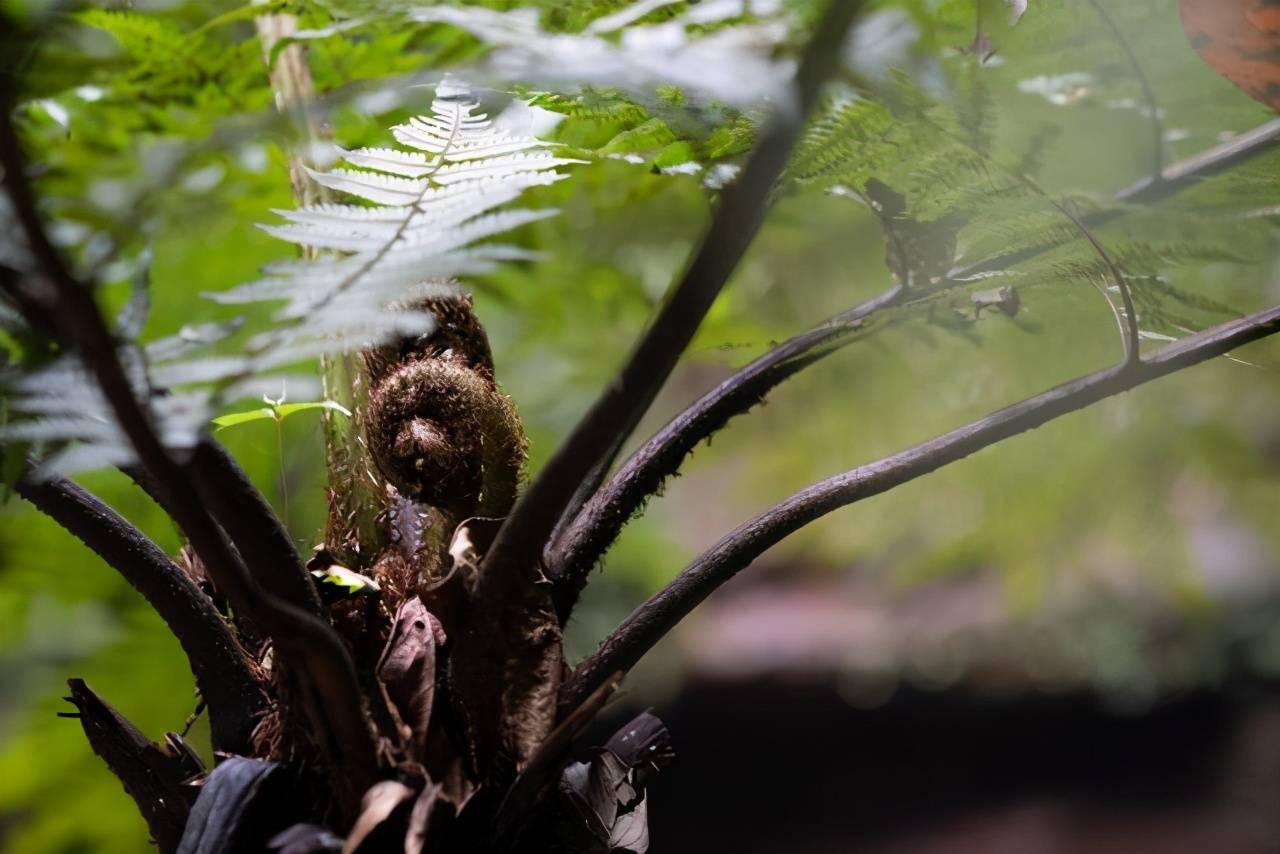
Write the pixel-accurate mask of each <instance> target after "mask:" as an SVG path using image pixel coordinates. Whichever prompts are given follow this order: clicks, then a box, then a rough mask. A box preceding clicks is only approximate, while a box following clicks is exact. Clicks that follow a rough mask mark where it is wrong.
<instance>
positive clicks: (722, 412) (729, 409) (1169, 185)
mask: <svg viewBox="0 0 1280 854" xmlns="http://www.w3.org/2000/svg"><path fill="white" fill-rule="evenodd" d="M1278 142H1280V119H1275V120H1273V121H1270V122H1267V123H1266V124H1264V125H1261V126H1259V127H1257V128H1254V129H1252V130H1250V131H1246V132H1245V133H1242V134H1240V135H1239V136H1237V137H1236V138H1235V139H1233V140H1231V141H1229V142H1226V143H1223V144H1222V145H1218V146H1215V147H1214V148H1211V149H1209V150H1207V151H1204V152H1202V153H1200V154H1197V155H1194V156H1193V157H1189V158H1187V159H1186V160H1181V161H1179V162H1177V163H1173V164H1171V165H1170V166H1168V167H1167V168H1166V169H1165V170H1164V171H1163V173H1162V176H1161V179H1160V180H1158V181H1156V180H1153V179H1151V178H1145V179H1143V180H1141V181H1139V182H1137V183H1135V184H1132V185H1130V186H1129V187H1126V188H1124V189H1123V190H1121V191H1120V192H1118V193H1116V195H1115V201H1117V202H1121V203H1127V204H1141V205H1150V204H1155V203H1157V202H1161V201H1164V200H1165V199H1168V198H1170V197H1171V196H1173V195H1176V194H1177V193H1179V192H1182V191H1183V190H1186V189H1189V188H1191V187H1194V186H1195V185H1196V184H1197V183H1198V182H1199V181H1201V180H1203V179H1204V178H1206V177H1210V176H1213V175H1216V174H1219V173H1221V172H1224V171H1226V170H1228V169H1231V168H1233V167H1235V166H1238V165H1239V164H1241V163H1243V162H1245V161H1247V160H1249V159H1251V158H1253V157H1256V156H1258V155H1260V154H1262V153H1265V152H1267V151H1270V150H1272V149H1273V148H1274V147H1275V146H1276V145H1277V143H1278ZM1120 214H1121V210H1118V209H1111V210H1107V211H1102V212H1100V213H1097V214H1093V215H1088V216H1083V217H1080V218H1079V219H1078V220H1077V219H1076V218H1075V217H1072V219H1073V221H1075V222H1076V224H1077V225H1078V226H1081V227H1082V230H1083V231H1084V232H1085V233H1086V235H1088V231H1089V230H1091V229H1097V228H1100V227H1101V226H1103V225H1105V224H1107V223H1109V222H1111V221H1112V220H1114V219H1115V218H1116V217H1118V216H1119V215H1120ZM1091 242H1092V241H1091ZM1096 245H1097V244H1096V242H1095V246H1096ZM1042 251H1043V250H1042V249H1036V248H1032V249H1027V250H1023V251H1021V252H1016V253H1010V254H1008V255H1003V256H998V257H996V258H990V259H984V260H983V261H981V262H978V263H976V264H971V265H968V266H966V267H963V268H958V269H956V270H953V271H952V272H951V273H950V275H949V276H948V279H949V280H961V279H966V278H970V277H972V276H975V275H977V274H979V273H986V272H992V271H995V270H1002V269H1005V268H1008V267H1011V266H1013V265H1014V264H1019V263H1022V262H1024V261H1027V260H1029V259H1030V258H1033V257H1035V256H1036V255H1038V254H1039V253H1040V252H1042ZM1114 274H1115V271H1113V275H1114ZM948 286H949V284H948V283H944V285H943V287H948ZM906 296H907V294H906V293H905V291H904V290H903V289H902V288H901V287H898V286H895V287H892V288H890V289H889V290H887V291H885V292H884V293H882V294H881V295H879V296H877V297H873V298H872V299H870V300H868V301H867V302H864V303H862V304H861V305H859V306H856V307H854V308H852V309H850V310H848V311H845V312H842V313H840V314H838V315H836V316H834V317H832V318H830V319H829V320H827V321H825V322H824V323H822V324H821V325H819V326H816V327H814V328H813V329H810V330H809V331H807V332H803V333H801V334H800V335H797V336H795V337H793V338H790V339H788V340H786V341H784V342H783V343H782V344H779V345H778V346H777V347H774V348H773V349H771V350H769V351H768V352H767V353H765V354H764V355H762V356H760V357H759V358H757V359H755V360H754V361H753V362H751V363H750V364H748V365H746V366H745V367H743V368H741V369H739V370H738V371H736V372H735V373H734V374H732V375H731V376H729V377H728V378H727V379H725V380H724V381H723V382H721V383H720V384H719V385H717V386H716V387H715V388H714V389H712V390H711V391H709V392H707V393H706V394H704V395H703V396H702V397H700V398H698V400H696V401H694V402H693V403H692V404H690V405H689V406H688V407H687V408H686V409H685V410H684V411H683V412H681V413H680V414H678V415H677V416H676V417H675V418H673V419H672V420H671V421H670V422H668V423H667V424H666V425H665V426H664V427H663V428H662V429H661V430H659V431H658V432H657V433H655V434H654V436H653V437H652V438H651V439H649V441H647V442H646V443H645V444H644V445H643V446H641V447H640V448H639V449H638V450H637V451H636V452H635V453H634V454H632V455H631V457H630V458H628V459H627V460H626V461H625V462H624V463H623V464H622V467H621V468H620V469H619V470H618V472H617V473H616V474H615V475H614V476H613V477H612V478H611V479H610V480H609V481H608V483H606V484H605V485H604V486H603V487H602V488H601V489H599V490H598V491H597V492H596V493H595V494H594V495H593V496H591V498H590V499H589V500H588V501H587V502H586V503H585V504H584V505H583V507H582V510H581V512H579V513H578V514H577V516H576V517H575V518H574V519H573V520H572V522H569V523H565V524H563V525H562V526H561V533H558V534H557V537H556V539H555V541H554V542H553V543H552V544H551V546H550V547H549V548H548V549H547V551H546V553H545V555H544V560H545V562H546V565H547V574H548V575H549V576H550V577H551V579H552V581H553V582H554V583H555V585H556V589H555V601H556V610H557V613H558V614H559V615H560V618H561V621H562V622H565V621H567V620H568V618H569V615H570V613H571V612H572V610H573V606H574V604H575V603H576V602H577V599H578V596H579V595H581V593H582V590H583V588H584V587H586V584H587V581H588V579H589V577H590V573H591V570H592V568H593V567H594V566H595V565H596V563H597V562H598V561H599V560H600V558H601V557H602V556H603V555H604V553H605V552H606V551H607V550H608V549H609V547H610V546H611V545H612V544H613V542H614V540H616V539H617V537H618V534H619V533H620V532H621V531H622V528H623V526H624V525H625V524H626V523H627V521H628V520H629V519H630V518H631V517H632V516H633V515H634V514H635V513H636V512H637V511H638V510H639V509H640V507H641V506H643V504H644V502H645V501H646V500H648V498H649V497H650V496H651V495H654V494H655V493H656V492H657V490H658V489H659V488H660V487H661V486H662V484H663V482H664V481H665V480H666V479H667V478H668V477H670V476H671V475H673V474H675V473H676V471H678V470H679V468H680V465H681V464H682V463H683V461H684V459H685V457H686V456H688V455H689V453H691V452H692V451H693V450H694V449H695V448H696V447H697V446H698V443H699V442H701V441H702V440H704V439H707V438H709V437H710V436H711V435H712V434H714V433H715V432H716V431H717V430H719V429H720V428H721V427H723V426H724V425H725V424H727V423H728V422H729V420H730V419H731V418H733V417H734V416H736V415H741V414H743V413H745V412H747V411H748V410H750V409H751V408H752V407H754V406H755V405H756V404H758V403H760V402H761V401H762V400H764V398H765V396H766V395H767V394H768V393H769V392H770V391H771V390H773V389H774V388H775V387H776V386H778V385H780V384H781V383H782V382H783V381H784V380H786V379H788V378H789V377H791V376H793V375H794V374H796V373H798V372H799V371H801V370H803V369H804V368H806V367H808V366H809V365H812V364H814V363H815V362H817V361H819V360H820V359H822V358H824V357H825V356H827V355H829V354H831V353H833V352H835V351H836V350H838V349H840V348H841V347H843V346H845V345H846V344H848V343H850V342H851V341H852V340H853V333H854V332H856V331H857V330H858V329H860V328H861V326H862V321H863V320H864V319H865V318H867V317H869V316H870V315H872V314H874V313H876V312H878V311H880V310H882V309H884V308H888V307H890V306H893V305H895V304H897V303H898V302H900V301H901V300H902V299H904V298H905V297H906ZM1131 316H1132V315H1131Z"/></svg>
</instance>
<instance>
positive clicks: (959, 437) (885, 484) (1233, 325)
mask: <svg viewBox="0 0 1280 854" xmlns="http://www.w3.org/2000/svg"><path fill="white" fill-rule="evenodd" d="M1276 332H1280V306H1276V307H1273V308H1270V309H1267V310H1265V311H1261V312H1258V313H1256V314H1252V315H1249V316H1248V317H1244V318H1241V319H1239V320H1233V321H1231V322H1229V323H1223V324H1221V325H1219V326H1215V327H1213V328H1211V329H1207V330H1205V331H1204V332H1200V333H1197V334H1195V335H1191V336H1188V337H1187V338H1184V339H1182V340H1181V341H1179V342H1177V343H1176V344H1171V345H1169V346H1167V347H1164V348H1162V349H1161V350H1159V351H1157V352H1156V353H1154V354H1152V355H1151V356H1150V357H1148V358H1146V359H1143V360H1142V361H1139V362H1137V363H1127V362H1126V363H1125V364H1123V365H1121V366H1119V367H1115V368H1108V369H1107V370H1103V371H1099V372H1097V373H1094V374H1089V375H1087V376H1083V377H1080V378H1078V379H1075V380H1072V381H1070V382H1067V383H1064V384H1062V385H1059V386H1057V387H1055V388H1052V389H1050V390H1049V391H1046V392H1043V393H1041V394H1038V395H1036V396H1034V397H1030V398H1027V399H1026V400H1023V401H1020V402H1019V403H1015V404H1013V405H1012V406H1008V407H1006V408H1004V409H1001V410H999V411H998V412H994V413H992V414H990V415H987V416H986V417H984V418H979V419H978V420H977V421H973V422H971V423H969V424H966V425H965V426H963V427H959V428H957V429H955V430H952V431H951V432H949V433H945V434H943V435H941V436H938V437H936V438H934V439H930V440H929V441H927V442H922V443H920V444H919V445H916V446H915V447H912V448H909V449H907V450H905V451H902V452H900V453H898V454H895V455H893V456H891V457H886V458H885V459H882V460H878V461H876V462H873V463H868V464H866V465H863V466H859V467H858V468H855V469H852V470H850V471H847V472H844V473H842V474H838V475H835V476H834V477H830V478H828V479H826V480H823V481H820V482H818V483H816V484H814V485H813V486H810V487H808V488H807V489H803V490H801V491H800V492H797V493H795V494H794V495H792V496H791V497H790V498H788V499H786V500H785V501H783V502H782V503H780V504H777V505H775V506H774V507H771V508H770V509H768V510H766V511H765V512H763V513H761V514H760V515H758V516H756V517H755V518H754V519H752V520H750V521H749V522H746V523H744V524H742V525H740V526H738V527H737V528H736V529H734V530H733V531H732V532H731V533H729V534H728V535H727V536H725V537H724V538H723V539H722V540H720V542H718V543H716V545H714V546H712V547H711V548H710V549H708V550H707V551H706V552H704V553H703V554H702V555H701V556H699V557H698V558H697V559H696V560H695V561H694V562H693V563H691V564H690V565H689V566H688V567H687V568H685V569H684V570H683V571H682V572H681V573H680V574H679V575H678V576H677V577H676V578H675V580H674V581H672V582H671V583H670V584H668V585H667V586H666V587H665V588H663V589H662V590H661V591H659V592H658V593H656V594H655V595H654V596H652V597H651V598H650V599H649V600H648V601H647V602H645V603H644V604H643V605H641V606H640V607H639V608H637V609H636V610H635V611H633V612H632V613H631V615H630V616H629V617H627V619H626V620H624V621H623V623H622V625H621V626H619V627H618V629H617V630H616V631H614V633H613V634H611V635H610V636H609V637H608V638H606V639H605V641H604V642H603V643H602V644H601V645H600V648H599V649H598V650H596V652H595V653H594V654H593V655H591V656H590V657H589V658H588V659H586V661H584V662H583V663H582V664H581V665H580V666H579V667H578V668H577V670H576V671H575V672H574V674H573V676H572V677H571V678H570V679H569V680H568V681H566V682H565V686H564V688H563V690H562V692H561V700H560V708H561V710H562V712H563V711H567V710H569V709H572V708H576V707H577V705H578V704H579V703H581V702H582V700H583V698H584V697H586V696H588V695H589V694H590V693H591V692H592V691H593V690H595V688H596V687H597V686H598V685H600V684H601V682H602V681H603V680H604V679H606V678H608V676H609V675H610V674H612V673H615V672H616V671H619V670H629V669H630V668H631V667H632V666H634V665H635V663H636V662H637V661H639V660H640V658H641V657H642V656H643V655H644V654H645V653H646V652H648V651H649V650H650V649H651V648H652V647H653V645H654V644H655V643H657V642H658V641H659V640H660V639H661V638H662V637H663V636H664V635H666V634H667V632H669V631H670V630H671V629H672V628H673V627H674V626H675V625H676V624H677V623H678V622H680V620H681V619H683V618H684V617H685V615H687V614H688V613H689V612H690V611H692V610H693V609H694V608H695V607H697V605H698V604H699V603H700V602H702V601H703V600H704V599H706V598H707V596H709V595H710V594H711V593H712V592H713V591H714V590H715V589H716V588H718V587H719V586H720V585H721V584H724V583H725V582H726V581H728V580H729V579H730V578H732V577H733V576H734V575H736V574H737V573H738V572H740V571H742V570H743V569H745V568H746V567H747V566H749V565H750V564H751V562H752V561H754V560H755V559H756V558H757V557H759V556H760V555H761V554H763V553H764V552H765V551H766V550H767V549H768V548H770V547H771V546H773V545H775V544H777V543H778V542H780V541H781V540H782V539H783V538H785V537H787V536H788V535H790V534H792V533H794V532H795V531H797V530H799V529H800V528H803V527H804V526H805V525H808V524H809V523H810V522H813V521H814V520H815V519H818V518H820V517H822V516H825V515H826V514H828V513H830V512H831V511H833V510H836V509H839V508H841V507H845V506H847V505H849V504H853V503H855V502H857V501H861V500H862V499H864V498H869V497H871V496H873V495H879V494H881V493H883V492H887V491H888V490H890V489H893V488H894V487H896V486H901V485H902V484H904V483H908V482H910V481H912V480H915V479H916V478H919V477H921V476H923V475H926V474H929V473H930V472H932V471H935V470H937V469H939V468H941V467H942V466H945V465H947V464H949V463H953V462H955V461H956V460H960V459H963V458H964V457H967V456H969V455H970V454H972V453H974V452H976V451H979V450H981V449H983V448H986V447H988V446H989V445H993V444H995V443H997V442H1000V441H1002V440H1004V439H1007V438H1009V437H1011V436H1016V435H1017V434H1019V433H1023V432H1025V431H1027V430H1031V429H1033V428H1035V427H1039V426H1040V425H1041V424H1044V423H1046V422H1048V421H1051V420H1053V419H1054V418H1058V417H1060V416H1062V415H1066V414H1067V413H1070V412H1074V411H1076V410H1078V409H1081V408H1083V407H1085V406H1088V405H1090V404H1092V403H1096V402H1097V401H1099V400H1102V399H1104V398H1107V397H1110V396H1112V395H1116V394H1119V393H1121V392H1124V391H1127V390H1129V389H1131V388H1134V387H1135V386H1138V385H1142V384H1143V383H1147V382H1150V381H1151V380H1154V379H1158V378H1160V377H1163V376H1166V375H1168V374H1171V373H1174V372H1176V371H1179V370H1182V369H1183V368H1187V367H1190V366H1192V365H1196V364H1199V363H1200V362H1203V361H1206V360H1208V359H1212V358H1214V357H1216V356H1221V355H1224V354H1226V353H1229V352H1230V351H1232V350H1234V349H1236V348H1238V347H1241V346H1243V345H1245V344H1248V343H1249V342H1251V341H1256V340H1258V339H1261V338H1265V337H1267V336H1268V335H1273V334H1275V333H1276Z"/></svg>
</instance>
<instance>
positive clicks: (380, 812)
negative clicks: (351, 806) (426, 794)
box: [342, 780, 413, 854]
mask: <svg viewBox="0 0 1280 854" xmlns="http://www.w3.org/2000/svg"><path fill="white" fill-rule="evenodd" d="M412 797H413V789H410V788H409V787H408V786H406V785H405V784H404V783H401V782H398V781H396V780H383V781H382V782H381V783H375V784H374V785H372V786H370V787H369V791H367V792H365V793H364V798H363V799H362V800H361V802H360V817H359V818H357V819H356V823H355V825H354V826H353V827H352V828H351V833H350V835H349V836H347V841H346V842H345V843H343V845H342V854H355V851H356V850H357V849H359V848H360V845H361V844H362V843H363V842H364V841H365V840H366V839H367V838H368V837H369V835H370V834H371V833H373V832H374V831H375V830H377V829H378V828H379V827H380V826H381V825H382V823H383V822H385V821H386V820H387V819H389V818H390V817H391V814H392V813H394V812H395V811H396V807H398V806H400V805H401V804H403V803H404V802H405V801H407V800H409V799H410V798H412Z"/></svg>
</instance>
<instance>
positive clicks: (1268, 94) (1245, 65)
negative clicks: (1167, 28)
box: [1181, 0, 1280, 111]
mask: <svg viewBox="0 0 1280 854" xmlns="http://www.w3.org/2000/svg"><path fill="white" fill-rule="evenodd" d="M1181 14H1182V29H1183V30H1184V31H1186V34H1187V38H1189V39H1191V46H1192V47H1194V48H1195V49H1196V52H1197V53H1199V54H1200V58H1201V59H1203V60H1204V61H1205V63H1206V64H1207V65H1208V66H1209V67H1210V68H1212V69H1213V70H1214V71H1216V72H1218V73H1219V74H1221V75H1222V76H1223V77H1225V78H1227V79H1228V80H1230V81H1231V82H1232V83H1234V84H1236V85H1237V86H1239V87H1240V88H1241V89H1243V90H1244V91H1245V92H1246V93H1248V95H1249V97H1251V98H1254V99H1255V100H1258V101H1261V102H1262V103H1264V104H1266V105H1267V106H1269V107H1271V109H1273V110H1276V111H1280V0H1182V3H1181Z"/></svg>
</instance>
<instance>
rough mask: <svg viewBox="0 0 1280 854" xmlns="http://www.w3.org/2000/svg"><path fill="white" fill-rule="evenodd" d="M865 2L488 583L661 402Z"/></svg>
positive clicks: (832, 34)
mask: <svg viewBox="0 0 1280 854" xmlns="http://www.w3.org/2000/svg"><path fill="white" fill-rule="evenodd" d="M860 6H861V3H859V2H854V0H834V2H831V3H829V4H828V6H827V11H826V13H825V14H824V15H823V17H822V19H821V20H820V21H819V22H818V24H817V28H816V29H815V31H814V36H813V40H812V41H811V42H810V44H809V46H808V48H807V49H806V50H805V53H804V56H803V57H802V58H801V61H800V66H799V69H798V71H797V72H796V77H795V81H794V93H793V98H792V99H791V102H789V103H785V104H781V105H780V106H779V109H778V112H777V115H776V116H775V117H774V120H773V121H772V122H771V123H770V124H769V125H768V126H767V127H766V129H765V130H764V132H763V133H762V134H761V137H760V141H759V144H758V145H757V146H756V149H755V151H754V152H753V153H752V155H751V158H750V159H749V160H748V162H747V164H746V166H745V167H744V168H743V171H742V175H741V177H740V178H739V179H738V181H736V182H735V183H734V184H733V185H732V186H730V187H729V188H728V189H726V190H725V192H724V194H723V196H722V198H721V200H720V205H719V207H718V208H717V210H716V213H715V216H714V217H713V219H712V222H711V227H710V229H709V230H708V231H707V234H706V236H705V237H704V238H703V241H702V245H701V247H700V248H699V249H698V251H697V253H696V254H695V255H694V257H693V260H692V262H691V263H690V264H689V266H688V268H687V269H686V270H685V272H684V275H683V276H682V277H681V279H680V281H679V282H678V283H677V284H676V285H675V287H674V288H672V290H671V291H670V292H669V294H668V297H667V300H666V302H665V303H664V305H663V306H662V309H661V310H660V311H659V312H658V315H657V317H655V318H654V320H653V323H652V324H651V325H650V326H649V328H648V330H647V331H646V332H645V333H644V335H643V336H642V337H641V339H640V341H639V343H638V345H637V346H636V348H635V350H634V351H633V352H632V354H631V356H630V358H629V359H628V360H627V363H626V364H625V365H624V366H623V368H622V370H621V371H620V372H619V373H618V375H617V377H615V378H614V380H613V381H612V382H611V383H610V384H609V386H608V387H607V388H606V389H605V390H604V392H603V393H602V394H601V395H600V397H599V398H598V399H597V400H596V402H595V403H594V404H593V405H592V406H591V408H590V409H589V410H588V411H587V413H586V415H584V416H583V417H582V420H581V421H579V422H578V425H577V426H576V427H575V428H574V430H573V432H572V433H571V434H570V435H569V437H568V438H567V439H566V440H565V441H564V443H563V444H562V445H561V446H560V448H559V449H558V450H557V451H556V452H555V454H554V455H553V456H552V457H551V459H550V460H549V461H548V462H547V464H546V465H545V466H544V467H543V469H542V471H541V472H539V474H538V476H537V477H536V478H535V479H534V481H533V483H532V484H531V485H530V487H529V489H528V491H527V492H526V493H525V494H524V495H523V496H522V497H521V498H520V500H519V501H518V502H517V503H516V506H515V508H514V509H513V510H512V513H511V515H510V516H509V517H508V518H507V521H506V523H505V524H503V526H502V529H501V530H500V531H499V532H498V536H497V538H496V539H495V540H494V543H493V546H492V547H491V548H490V550H489V553H488V555H486V557H485V560H484V565H483V568H482V574H481V579H480V584H481V586H482V587H484V586H486V585H489V584H501V583H502V581H501V580H502V579H503V578H508V579H509V578H512V577H514V575H513V574H514V573H516V572H518V571H519V570H520V568H521V567H522V566H528V565H529V564H530V563H532V562H534V561H536V560H538V559H539V558H540V557H541V553H542V550H543V548H544V547H545V546H546V544H547V542H548V539H549V537H550V535H551V533H552V531H553V529H554V527H555V525H556V523H557V521H558V520H559V519H560V517H561V514H562V512H563V511H564V509H565V507H566V506H567V505H568V503H569V502H570V501H571V500H572V498H573V495H574V493H575V491H576V490H577V489H578V486H579V484H581V483H582V481H583V480H584V479H585V478H587V477H588V476H589V475H590V473H591V472H592V470H593V469H595V468H596V467H597V466H598V465H599V464H600V463H601V461H602V460H603V458H604V457H605V455H606V454H608V453H609V452H610V450H611V449H613V448H615V447H616V446H617V445H618V444H619V442H620V441H621V439H623V438H624V437H626V436H628V435H630V433H631V431H632V430H634V429H635V426H636V424H637V423H638V422H639V420H640V418H641V417H642V416H643V415H644V413H645V412H646V411H647V410H648V409H649V406H650V405H651V404H652V403H653V400H654V398H655V397H656V396H657V394H658V390H659V389H660V388H661V387H662V385H663V384H664V383H665V382H666V379H667V377H668V376H669V375H670V374H671V371H672V370H673V369H674V368H675V366H676V363H677V361H678V360H679V358H680V356H681V354H682V353H683V352H684V350H685V347H687V346H688V344H689V341H690V340H692V338H693V335H694V333H695V332H696V331H697V329H698V326H699V325H700V324H701V322H702V318H703V316H704V315H706V313H707V311H708V309H710V308H711V304H712V302H713V301H714V300H715V298H716V296H717V295H718V294H719V293H720V290H721V289H722V288H723V287H724V285H725V282H726V281H728V279H729V276H730V275H731V274H732V273H733V271H734V269H735V268H736V267H737V265H738V262H739V261H740V260H741V259H742V256H743V255H744V254H745V252H746V250H747V247H748V246H749V245H750V244H751V241H752V239H753V238H754V237H755V235H756V233H757V232H758V231H759V230H760V225H761V223H762V222H763V220H764V213H765V207H766V201H767V199H768V196H769V193H770V192H772V190H773V186H774V182H775V181H776V180H777V178H778V176H779V175H780V174H781V173H782V170H783V168H784V167H785V166H786V163H787V158H788V157H789V156H790V154H791V149H792V148H793V147H794V145H795V143H796V141H797V140H798V139H799V136H800V132H801V129H802V128H803V126H804V121H805V118H806V117H807V116H808V114H809V112H810V110H811V109H812V108H813V105H814V103H815V102H816V101H817V98H818V94H819V92H820V90H821V88H822V85H823V83H824V82H825V81H826V80H827V79H828V78H829V77H830V76H831V75H832V74H833V73H834V72H835V70H836V68H837V66H838V63H839V54H840V47H841V45H842V44H843V43H844V37H845V34H846V33H847V32H848V30H849V27H850V25H851V24H852V23H853V19H854V17H855V15H856V14H857V11H858V9H859V7H860ZM482 598H484V597H482Z"/></svg>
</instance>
